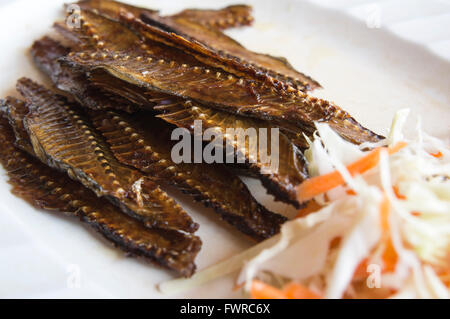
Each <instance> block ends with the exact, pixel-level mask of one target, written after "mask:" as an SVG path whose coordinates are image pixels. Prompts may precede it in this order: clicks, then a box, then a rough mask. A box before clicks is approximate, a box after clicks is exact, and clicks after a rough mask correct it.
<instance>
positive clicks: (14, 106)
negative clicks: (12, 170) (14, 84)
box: [0, 96, 33, 154]
mask: <svg viewBox="0 0 450 319" xmlns="http://www.w3.org/2000/svg"><path fill="white" fill-rule="evenodd" d="M0 112H1V113H3V115H4V117H6V118H7V119H8V121H9V124H10V125H11V127H12V129H13V130H14V136H15V138H14V139H15V142H14V143H15V145H16V146H17V147H19V148H20V149H22V150H24V151H26V152H28V153H29V154H32V153H33V145H31V141H30V137H29V136H28V133H27V131H26V129H25V127H24V125H23V119H24V117H25V115H27V114H28V107H27V106H26V105H25V102H24V101H22V100H19V99H16V98H14V97H10V96H9V97H7V98H6V99H4V100H0Z"/></svg>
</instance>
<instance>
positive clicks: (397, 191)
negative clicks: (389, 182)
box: [392, 186, 406, 199]
mask: <svg viewBox="0 0 450 319" xmlns="http://www.w3.org/2000/svg"><path fill="white" fill-rule="evenodd" d="M392 190H393V191H394V194H395V196H396V197H397V198H398V199H406V196H405V195H402V194H400V191H399V190H398V187H397V186H392Z"/></svg>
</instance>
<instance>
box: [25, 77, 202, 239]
mask: <svg viewBox="0 0 450 319" xmlns="http://www.w3.org/2000/svg"><path fill="white" fill-rule="evenodd" d="M17 89H18V91H19V92H20V93H21V94H22V95H23V96H24V97H25V99H26V101H27V102H28V103H29V104H30V112H29V113H28V114H27V116H26V117H25V119H24V125H25V127H26V129H27V131H28V133H29V135H30V138H31V142H32V144H33V149H34V151H35V153H36V155H37V156H38V157H39V158H40V159H41V160H42V161H43V162H44V163H48V165H50V166H52V167H54V168H57V169H59V170H62V171H65V172H67V173H68V174H69V176H70V177H72V178H73V179H76V180H78V181H80V182H82V183H83V184H84V185H85V186H86V187H88V188H90V189H92V190H93V191H94V192H95V193H96V194H97V195H98V196H104V197H106V198H107V199H109V200H110V201H111V202H113V203H114V204H115V205H117V206H119V207H120V208H121V209H122V210H123V211H124V212H125V213H127V214H129V215H130V216H132V217H134V218H137V219H139V220H141V221H142V222H143V223H144V224H145V225H146V226H147V227H157V228H164V229H175V230H181V231H186V232H194V231H196V230H197V228H198V224H196V223H194V222H193V221H192V219H191V218H190V216H189V215H188V214H187V213H186V212H185V211H184V210H183V209H182V208H181V206H179V205H178V204H177V203H175V201H174V200H173V199H171V198H170V197H169V196H168V195H167V194H166V193H165V192H164V191H162V190H161V189H160V188H159V186H158V185H157V184H155V183H154V182H152V181H151V180H150V179H148V178H146V177H145V176H143V175H142V174H141V173H140V172H139V171H137V170H135V169H132V168H131V167H127V166H125V165H122V164H120V163H119V162H118V161H117V160H116V159H115V158H114V156H113V155H112V154H111V151H110V150H109V147H108V146H107V144H106V143H105V142H104V140H103V139H102V138H101V136H100V135H99V134H98V133H97V132H96V131H95V129H93V127H92V126H91V124H90V123H89V121H87V120H86V118H85V117H84V116H83V114H82V112H81V110H79V107H76V106H73V105H69V104H68V103H67V102H66V101H65V99H63V98H62V97H60V96H56V95H55V94H54V93H53V92H51V91H48V90H46V89H45V88H43V87H42V86H39V85H37V84H36V83H34V82H32V81H31V80H29V79H21V80H19V81H18V85H17Z"/></svg>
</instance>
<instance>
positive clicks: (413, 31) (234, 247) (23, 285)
mask: <svg viewBox="0 0 450 319" xmlns="http://www.w3.org/2000/svg"><path fill="white" fill-rule="evenodd" d="M64 2H65V1H64V0H62V1H56V0H53V1H50V0H47V1H31V0H29V1H24V0H23V1H16V2H9V3H7V4H3V5H1V6H0V43H2V50H1V51H0V74H1V78H0V88H1V89H0V96H2V97H3V96H6V95H8V94H14V95H16V94H15V93H14V85H15V81H16V80H17V78H19V77H21V76H28V77H31V78H33V79H36V80H42V81H44V82H46V83H48V82H47V81H46V79H45V78H43V77H42V76H41V75H40V74H39V73H38V72H37V70H36V69H35V68H34V66H33V65H32V63H31V61H30V58H29V54H28V53H27V50H28V47H29V46H30V45H31V43H32V41H33V40H34V39H37V38H39V37H41V36H42V35H44V34H45V33H46V32H48V31H49V30H50V27H51V25H52V23H53V21H54V20H55V19H57V18H58V17H61V16H62V4H63V3H64ZM130 2H133V3H136V4H138V5H141V6H149V7H152V8H158V9H161V10H162V12H163V13H172V12H176V11H178V10H181V9H183V8H187V7H199V8H201V7H205V6H207V7H211V8H219V7H223V6H225V5H228V4H231V3H237V2H246V3H247V2H248V3H249V4H251V5H253V7H254V16H255V24H254V26H253V27H251V28H243V29H235V30H230V31H227V33H228V34H230V35H231V36H233V37H234V38H236V39H237V40H238V41H241V42H242V43H243V44H244V45H246V46H247V47H248V48H250V49H252V50H255V51H260V52H265V53H270V54H274V55H280V56H286V57H287V58H288V59H289V60H290V62H291V63H292V64H293V65H294V66H295V67H297V68H298V69H299V70H301V71H303V72H305V73H306V74H309V75H311V76H313V77H314V78H315V79H317V80H318V81H319V82H320V83H321V84H322V85H323V87H324V89H323V90H320V91H317V92H316V93H315V94H316V95H318V96H320V97H325V98H327V99H331V100H333V101H335V102H336V103H337V104H338V105H341V106H343V107H344V109H346V110H348V111H349V112H350V113H351V114H352V115H354V116H355V117H356V118H357V119H358V120H359V121H360V122H361V123H363V124H364V125H366V126H368V127H370V128H371V129H373V130H375V131H376V132H379V133H382V134H383V133H384V132H385V131H386V128H387V126H388V125H389V123H390V119H391V118H392V115H393V114H394V113H395V111H396V110H398V109H400V108H405V107H408V108H411V109H412V114H413V116H417V115H420V116H421V118H422V122H423V126H424V128H425V130H427V131H428V132H430V133H432V134H434V135H436V136H438V137H441V138H444V137H445V138H448V137H449V136H450V134H449V133H450V127H449V115H450V107H449V105H450V94H449V88H450V79H449V74H450V65H449V63H448V59H449V58H450V33H449V32H450V21H449V20H450V18H449V17H450V5H449V3H448V2H447V1H419V0H414V1H410V0H408V1H406V0H405V1H403V0H401V1H400V0H392V1H366V0H339V1H337V0H333V1H331V0H315V1H312V0H311V1H294V0H277V1H263V0H259V1H256V0H255V1H238V0H236V1H218V0H217V1H208V2H205V1H194V0H192V1H188V0H186V1H176V2H175V1H158V0H153V1H150V0H143V1H130ZM413 129H414V128H413V127H412V126H411V129H410V130H411V131H412V130H413ZM0 147H1V146H0ZM5 181H6V176H5V174H4V171H3V170H0V297H30V298H34V297H54V298H65V297H74V298H77V297H119V298H121V297H136V298H160V297H167V296H163V295H161V294H160V293H158V292H157V290H155V284H156V283H158V282H161V281H164V280H167V279H170V278H172V275H171V274H170V273H168V272H166V271H163V270H160V269H156V268H155V267H153V266H152V265H149V264H147V263H145V262H142V261H139V260H135V259H131V258H125V257H123V254H122V253H121V252H120V251H118V250H115V249H112V248H111V247H110V245H109V244H108V243H106V242H105V241H104V240H102V239H101V238H100V236H98V235H97V234H95V233H94V232H92V231H90V230H89V229H88V228H86V227H82V226H80V224H79V223H78V222H76V221H75V220H73V219H70V218H66V217H59V216H57V215H55V214H51V213H48V212H43V211H38V210H36V209H34V208H32V207H30V206H29V205H28V204H26V203H25V202H23V201H22V200H20V199H18V198H16V197H14V196H12V195H11V194H10V192H9V189H10V187H9V185H8V184H7V183H6V182H5ZM249 184H250V186H251V190H252V191H253V192H254V193H255V196H256V197H257V198H258V199H259V200H261V201H263V202H264V203H267V204H268V205H270V206H271V207H273V208H274V209H276V210H277V211H279V212H285V211H286V210H287V206H285V205H281V204H273V203H271V200H270V197H269V196H267V195H265V194H264V191H262V190H261V188H260V187H259V186H258V183H257V182H255V181H252V180H250V181H249ZM175 197H176V199H177V200H179V201H180V203H181V204H182V205H183V206H184V207H185V208H186V210H187V211H188V212H189V213H190V214H191V215H192V216H193V217H194V218H195V220H196V221H197V222H199V223H200V225H201V227H200V230H199V232H198V234H199V235H200V237H201V238H202V240H203V243H204V244H203V249H202V251H201V252H200V254H199V256H198V258H197V265H198V268H199V269H202V268H204V267H206V266H208V265H211V264H213V263H215V262H217V261H219V260H222V259H224V258H227V257H229V256H231V255H233V254H235V253H237V252H239V251H242V250H243V249H245V248H247V247H249V246H250V245H251V243H250V242H248V241H247V240H246V239H245V238H244V237H243V236H242V235H240V234H239V233H238V232H237V231H235V230H233V229H232V228H231V227H229V226H227V225H225V224H224V223H222V222H220V221H218V220H217V218H215V216H214V214H213V213H212V212H211V211H210V210H208V209H204V208H203V207H201V206H200V205H197V204H192V203H191V202H190V200H189V199H186V198H185V197H183V196H181V195H179V194H178V193H176V194H175ZM305 258H308V256H305ZM234 277H235V275H233V276H229V277H226V278H223V279H221V280H217V281H214V282H211V283H209V284H207V285H205V286H203V287H200V288H198V289H195V290H194V291H192V292H190V293H188V294H186V295H183V296H177V297H204V298H213V297H239V296H240V294H239V293H233V292H232V290H231V288H232V285H233V278H234ZM77 278H79V279H80V280H79V281H78V280H77Z"/></svg>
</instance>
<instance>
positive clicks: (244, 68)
mask: <svg viewBox="0 0 450 319" xmlns="http://www.w3.org/2000/svg"><path fill="white" fill-rule="evenodd" d="M79 5H80V7H81V8H82V10H84V11H86V10H96V12H98V13H99V14H102V15H104V16H106V17H108V18H111V19H113V20H116V21H118V20H121V22H124V23H128V24H130V23H131V24H132V25H133V24H134V25H135V26H136V24H135V23H133V22H136V19H134V18H133V17H136V18H141V19H143V21H144V22H145V24H142V25H141V28H138V29H139V30H141V31H143V32H144V34H146V35H147V36H148V35H150V38H151V39H153V40H155V38H153V37H152V36H151V34H149V33H148V32H146V31H145V29H146V26H147V27H148V30H147V31H149V30H153V31H154V32H158V30H159V32H162V33H164V31H166V37H168V38H171V39H172V42H166V44H168V45H178V46H180V45H181V47H182V48H183V50H191V54H194V56H195V57H196V58H198V59H200V60H201V61H202V62H207V63H209V65H210V66H212V67H221V68H223V69H224V70H225V71H227V72H229V73H232V74H236V75H239V76H242V74H246V75H247V76H252V77H256V78H257V79H259V80H262V81H263V82H268V83H270V84H271V85H272V86H273V87H276V88H280V89H282V90H284V89H286V88H287V87H290V86H292V87H295V88H296V89H299V90H302V91H307V90H312V89H315V88H318V87H320V84H319V83H318V82H317V81H315V80H313V79H312V78H310V77H309V76H306V75H304V74H303V73H300V72H298V71H297V70H295V69H294V68H293V67H292V65H290V64H289V62H287V60H286V59H284V58H277V57H272V56H270V55H267V54H260V53H255V52H252V51H249V50H247V49H246V48H245V47H243V46H242V45H241V44H240V43H239V42H237V41H235V40H233V39H232V38H230V37H228V36H227V35H225V34H224V33H222V32H221V31H220V30H218V29H216V28H210V27H206V26H204V25H202V24H201V23H197V22H195V21H193V20H192V19H186V18H184V17H183V16H182V15H181V16H177V15H175V16H170V17H161V16H159V15H158V14H155V13H149V12H145V11H142V12H140V14H137V13H138V12H139V10H136V9H134V10H129V6H125V5H123V6H121V3H120V2H116V1H111V0H93V1H89V0H88V1H82V2H81V3H79ZM104 6H108V10H103V9H102V7H104ZM112 7H114V9H115V10H116V11H115V12H113V10H112V9H111V8H112ZM126 16H131V17H132V18H131V19H127V18H126ZM124 17H125V18H124ZM137 25H139V23H138V24H137ZM156 29H158V30H156ZM160 40H161V39H160ZM236 72H238V73H236Z"/></svg>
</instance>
